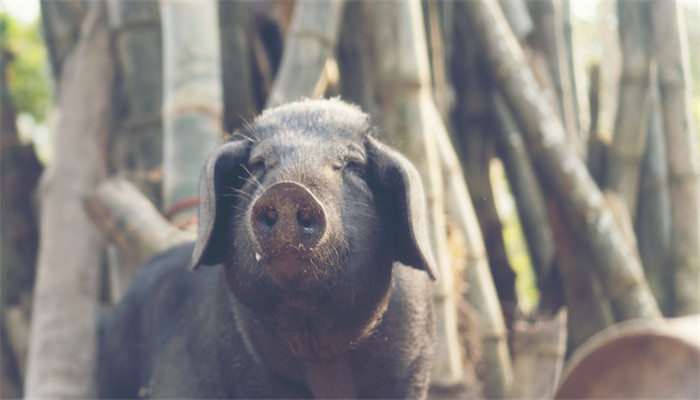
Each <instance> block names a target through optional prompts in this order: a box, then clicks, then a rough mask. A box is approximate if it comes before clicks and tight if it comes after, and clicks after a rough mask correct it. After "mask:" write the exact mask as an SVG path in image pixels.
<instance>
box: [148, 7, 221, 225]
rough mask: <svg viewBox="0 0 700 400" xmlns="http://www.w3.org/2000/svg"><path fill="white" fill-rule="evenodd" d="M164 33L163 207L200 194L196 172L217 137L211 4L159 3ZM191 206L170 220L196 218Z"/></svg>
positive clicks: (217, 78) (216, 49)
mask: <svg viewBox="0 0 700 400" xmlns="http://www.w3.org/2000/svg"><path fill="white" fill-rule="evenodd" d="M160 10H161V21H162V22H161V24H162V29H163V68H164V72H163V102H164V104H163V125H164V139H163V145H164V146H163V208H164V209H165V210H168V209H170V208H172V207H173V206H175V205H177V204H178V203H181V202H182V201H183V200H185V199H188V198H191V197H193V196H196V195H197V194H198V193H199V173H200V171H201V170H202V166H203V165H204V161H205V160H206V158H207V157H208V155H209V153H210V152H211V150H212V149H213V148H214V147H215V146H216V145H217V144H218V143H219V141H220V140H221V137H222V129H221V112H222V93H221V66H220V46H219V30H218V24H217V21H218V14H217V7H216V2H215V1H214V0H206V1H199V2H174V1H165V0H162V1H161V2H160ZM196 213H197V210H196V209H195V208H188V209H184V210H183V211H181V212H178V213H177V214H176V215H175V216H174V218H175V221H186V220H188V219H191V218H195V217H196Z"/></svg>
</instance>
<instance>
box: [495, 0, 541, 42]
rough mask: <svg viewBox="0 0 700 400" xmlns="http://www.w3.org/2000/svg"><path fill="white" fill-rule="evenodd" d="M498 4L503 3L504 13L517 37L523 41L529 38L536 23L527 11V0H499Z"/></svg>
mask: <svg viewBox="0 0 700 400" xmlns="http://www.w3.org/2000/svg"><path fill="white" fill-rule="evenodd" d="M498 4H500V5H501V10H503V15H504V16H505V17H506V19H507V20H508V25H510V29H512V30H513V34H515V37H517V38H518V39H519V40H521V41H522V40H525V39H527V37H528V36H530V35H531V34H532V31H533V29H534V26H535V25H534V23H533V22H532V18H531V17H530V13H529V12H528V11H527V6H526V5H525V0H498Z"/></svg>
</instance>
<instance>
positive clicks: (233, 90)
mask: <svg viewBox="0 0 700 400" xmlns="http://www.w3.org/2000/svg"><path fill="white" fill-rule="evenodd" d="M218 4H219V26H220V27H221V29H220V38H221V67H222V70H221V75H222V76H221V78H222V86H223V102H224V116H223V117H224V119H223V126H224V129H225V130H226V132H233V131H235V130H236V129H238V128H239V127H241V126H242V125H243V124H244V123H245V121H252V119H253V118H254V117H255V115H257V114H258V111H259V110H258V106H257V104H256V96H255V91H254V89H253V85H254V82H255V79H253V70H252V65H253V60H252V59H251V56H252V51H253V50H252V45H251V43H252V38H251V37H250V35H254V34H255V32H254V31H253V29H254V25H253V22H252V19H251V10H250V7H251V4H250V3H249V2H245V1H229V0H218Z"/></svg>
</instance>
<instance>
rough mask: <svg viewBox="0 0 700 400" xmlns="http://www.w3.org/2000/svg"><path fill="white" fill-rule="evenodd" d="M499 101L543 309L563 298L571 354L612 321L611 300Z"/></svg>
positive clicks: (509, 168)
mask: <svg viewBox="0 0 700 400" xmlns="http://www.w3.org/2000/svg"><path fill="white" fill-rule="evenodd" d="M494 104H495V108H496V110H497V112H498V114H499V117H500V119H499V121H500V123H501V126H500V127H499V129H497V131H496V134H497V135H498V138H499V141H500V142H501V149H502V151H501V154H502V160H503V163H504V165H505V168H506V173H507V175H508V181H509V182H510V185H511V190H512V191H513V195H514V196H515V198H516V203H515V204H516V206H517V208H518V215H519V217H520V222H521V224H522V227H523V232H524V233H525V238H526V240H527V243H528V248H529V249H530V257H531V259H532V262H533V266H534V267H535V271H536V273H537V276H538V286H539V288H540V309H542V310H554V309H556V308H557V307H558V306H559V305H560V302H561V300H560V297H563V300H564V301H565V304H566V306H567V308H568V318H567V319H566V324H567V329H568V332H569V333H568V335H567V342H568V344H567V349H568V350H567V351H568V353H571V352H572V351H573V350H574V349H576V348H577V347H578V346H579V345H580V344H581V343H583V342H584V341H585V340H586V339H588V338H589V337H591V336H593V334H595V333H596V332H599V331H600V330H602V329H604V328H606V327H607V326H609V325H610V324H612V323H613V321H614V319H613V317H612V312H611V311H610V303H609V302H608V301H607V299H606V298H605V296H604V294H603V292H602V288H601V286H600V282H599V280H598V277H597V276H596V275H595V272H594V271H593V270H592V269H591V268H589V265H590V260H591V258H592V257H591V255H590V252H587V249H585V248H582V247H581V246H578V245H577V243H576V242H577V240H576V239H575V238H574V237H572V235H571V233H570V232H571V228H570V227H568V226H567V225H566V223H565V222H564V221H562V219H561V211H560V207H558V206H557V205H556V204H554V203H553V202H551V201H549V202H548V201H547V199H546V198H545V195H544V193H542V190H541V188H540V184H539V182H538V180H537V176H536V174H535V171H534V170H533V166H532V161H531V160H530V156H529V154H528V153H527V149H526V148H525V143H524V142H523V138H522V135H521V134H520V132H519V131H518V128H517V126H516V124H515V122H514V121H513V119H512V116H511V114H510V110H509V109H508V107H507V106H506V104H505V101H504V100H503V98H502V97H501V96H500V95H498V94H497V95H495V96H494ZM555 232H558V234H555ZM557 278H558V279H557ZM559 291H561V292H562V293H559Z"/></svg>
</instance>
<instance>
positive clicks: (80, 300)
mask: <svg viewBox="0 0 700 400" xmlns="http://www.w3.org/2000/svg"><path fill="white" fill-rule="evenodd" d="M109 39H110V38H109V28H108V27H107V21H106V16H105V12H104V6H103V4H102V3H96V4H95V6H93V7H92V8H91V9H90V11H89V12H88V15H87V17H86V18H85V21H84V23H83V27H82V29H81V34H80V39H79V41H78V44H77V46H76V49H75V51H74V52H73V53H72V55H71V57H69V59H68V60H67V63H66V65H65V66H64V68H63V76H62V85H61V86H62V92H61V100H60V106H61V110H62V111H63V113H62V117H61V121H60V123H59V126H58V131H57V140H56V155H55V157H54V161H53V164H51V166H50V167H49V169H47V171H46V172H45V175H44V176H43V178H42V193H43V196H42V203H41V215H42V219H41V238H42V240H41V243H40V248H39V261H38V271H37V281H36V289H35V296H34V311H33V316H32V325H31V334H30V348H29V358H28V371H27V379H26V382H25V396H26V397H27V398H39V397H45V398H90V397H93V398H94V397H95V396H96V394H97V393H96V391H95V387H94V378H93V374H94V372H95V370H96V361H97V360H96V350H97V348H96V346H97V343H96V339H97V332H96V329H97V302H98V295H99V293H98V286H99V285H98V283H99V270H100V268H99V266H100V262H101V260H102V248H103V241H102V238H101V235H100V232H99V230H98V229H97V228H96V227H95V226H94V225H93V224H92V222H90V220H89V219H88V217H87V215H86V213H85V211H84V209H83V202H82V197H83V196H84V195H86V194H88V193H89V192H90V191H91V190H92V189H93V188H94V187H95V185H96V184H97V182H98V181H99V180H100V179H102V178H103V177H104V175H105V173H106V171H105V170H106V167H105V162H104V159H103V155H104V148H103V143H104V140H105V138H106V134H107V132H108V129H109V126H110V120H109V119H110V112H111V109H112V104H111V100H112V85H113V82H114V65H113V59H112V54H111V52H110V40H109Z"/></svg>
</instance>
